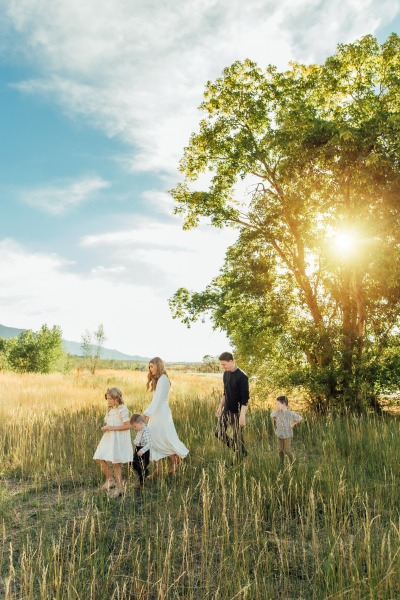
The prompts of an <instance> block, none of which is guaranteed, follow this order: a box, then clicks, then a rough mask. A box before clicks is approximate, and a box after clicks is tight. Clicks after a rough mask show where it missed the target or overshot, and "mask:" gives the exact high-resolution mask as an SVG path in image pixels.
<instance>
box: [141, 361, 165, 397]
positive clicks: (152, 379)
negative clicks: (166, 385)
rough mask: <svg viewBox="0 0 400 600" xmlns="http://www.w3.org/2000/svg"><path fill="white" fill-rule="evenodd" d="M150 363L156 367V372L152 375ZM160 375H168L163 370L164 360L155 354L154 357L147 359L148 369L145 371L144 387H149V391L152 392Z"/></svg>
mask: <svg viewBox="0 0 400 600" xmlns="http://www.w3.org/2000/svg"><path fill="white" fill-rule="evenodd" d="M150 365H154V366H155V367H156V369H157V373H156V374H155V375H152V374H151V373H150ZM161 375H167V377H168V374H167V371H166V370H165V364H164V361H163V360H162V359H161V358H160V357H159V356H156V357H155V358H152V359H151V360H149V371H148V373H147V383H146V388H147V389H149V388H150V389H151V391H152V392H154V390H155V389H156V387H157V381H158V380H159V379H160V377H161ZM168 379H169V377H168Z"/></svg>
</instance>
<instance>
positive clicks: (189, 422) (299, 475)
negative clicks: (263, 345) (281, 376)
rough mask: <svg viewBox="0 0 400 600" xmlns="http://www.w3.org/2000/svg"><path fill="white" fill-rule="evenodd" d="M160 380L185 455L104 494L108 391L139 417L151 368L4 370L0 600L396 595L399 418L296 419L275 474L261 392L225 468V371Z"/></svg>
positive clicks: (393, 599) (284, 599)
mask: <svg viewBox="0 0 400 600" xmlns="http://www.w3.org/2000/svg"><path fill="white" fill-rule="evenodd" d="M170 375H171V379H172V384H173V385H172V392H171V408H172V411H173V415H174V420H175V423H176V427H177V430H178V432H179V435H180V437H181V439H182V441H184V442H185V444H186V445H187V446H188V447H189V449H190V454H189V457H188V458H187V459H186V461H185V462H184V464H183V465H182V467H181V469H180V471H179V473H178V474H177V475H175V476H169V477H165V478H162V479H161V480H156V481H154V482H149V483H148V485H146V488H145V490H144V492H143V493H142V494H140V493H137V492H135V490H134V487H135V486H134V484H135V480H134V477H133V476H132V475H129V476H128V482H127V488H126V493H125V495H124V497H123V498H122V499H114V500H113V499H111V498H109V497H108V496H107V494H106V493H105V492H101V491H100V490H99V486H100V484H101V483H102V481H101V477H100V472H99V469H98V467H97V465H96V464H95V463H94V461H93V459H92V456H93V453H94V450H95V448H96V445H97V443H98V441H99V439H100V437H101V431H100V427H101V425H102V423H103V417H104V414H105V410H106V407H105V400H104V392H105V389H106V388H107V387H110V386H113V385H117V386H118V387H120V388H121V389H122V391H123V394H124V398H125V402H126V404H127V406H128V408H129V409H130V410H131V411H133V410H134V411H141V410H142V409H143V408H145V406H146V405H147V404H148V403H149V401H150V394H148V393H146V392H145V377H146V375H145V374H144V373H141V372H134V371H128V370H127V371H99V372H98V373H97V374H96V375H95V376H92V375H90V374H89V373H87V372H83V373H80V374H77V373H76V372H74V373H71V374H69V375H62V374H52V375H37V374H28V375H16V374H13V373H7V372H4V373H0V382H1V389H2V395H1V399H0V417H1V418H0V455H1V462H0V465H1V466H0V486H1V487H0V519H1V543H0V598H1V599H4V600H25V599H26V600H44V599H49V600H50V599H52V600H53V599H68V600H69V599H74V600H81V599H85V600H86V599H91V600H103V599H104V600H111V599H115V600H116V599H118V600H127V599H130V600H133V599H134V600H153V599H154V600H156V599H157V600H175V599H177V600H178V599H179V600H180V599H182V600H189V599H190V600H208V599H210V600H211V599H215V600H217V599H221V600H234V599H247V600H253V599H254V600H258V599H260V600H268V599H274V600H275V599H280V600H302V599H304V600H306V599H307V600H308V599H315V600H328V599H335V600H339V599H344V600H353V599H354V600H364V599H365V600H366V599H369V600H379V599H389V600H398V599H399V598H400V515H399V507H400V486H399V475H400V460H399V458H400V435H399V425H400V421H399V417H398V416H396V415H388V414H387V415H384V416H383V417H376V416H371V417H350V416H349V417H346V418H344V417H334V416H326V417H316V416H314V415H311V414H307V413H305V412H304V413H303V416H304V417H305V418H304V422H303V423H302V424H301V425H300V426H299V427H297V428H296V430H295V440H294V451H295V454H296V461H295V463H294V465H293V466H292V467H290V466H289V465H288V466H287V467H286V468H285V469H284V470H281V469H280V466H279V460H278V455H277V451H276V447H275V439H274V432H273V430H272V425H271V422H270V417H269V410H268V405H267V404H265V403H263V402H262V400H263V399H262V398H258V399H257V402H256V403H253V409H252V410H251V412H250V414H249V417H248V424H247V426H246V444H247V446H248V450H249V456H248V458H247V459H246V460H245V462H244V463H243V464H240V465H237V464H233V465H232V455H231V454H230V452H229V450H227V449H225V448H224V447H223V446H222V445H221V443H220V442H219V441H218V440H215V438H214V435H213V431H214V427H215V417H214V412H215V407H216V405H217V403H218V399H219V394H220V391H221V381H220V379H219V378H215V377H207V376H204V375H190V374H185V373H182V372H171V373H170ZM254 405H256V406H254ZM124 474H125V476H126V475H127V474H126V471H125V472H124Z"/></svg>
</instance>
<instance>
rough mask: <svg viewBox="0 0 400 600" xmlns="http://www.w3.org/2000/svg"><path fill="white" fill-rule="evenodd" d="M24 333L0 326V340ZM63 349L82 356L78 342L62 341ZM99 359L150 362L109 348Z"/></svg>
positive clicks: (143, 357) (104, 349)
mask: <svg viewBox="0 0 400 600" xmlns="http://www.w3.org/2000/svg"><path fill="white" fill-rule="evenodd" d="M23 331H26V330H25V329H17V328H16V327H6V326H5V325H0V338H5V339H9V338H13V337H16V336H17V335H19V334H20V333H22V332H23ZM63 347H64V350H65V352H68V354H75V355H76V356H82V348H81V344H80V343H79V342H71V341H69V340H63ZM101 358H104V359H111V360H140V361H146V362H147V361H148V360H150V359H149V358H147V357H146V356H138V355H136V354H135V355H130V354H124V353H123V352H119V350H113V349H111V348H102V351H101Z"/></svg>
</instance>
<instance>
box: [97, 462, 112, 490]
mask: <svg viewBox="0 0 400 600" xmlns="http://www.w3.org/2000/svg"><path fill="white" fill-rule="evenodd" d="M97 462H98V463H99V464H100V468H101V470H102V472H103V474H104V476H105V478H106V482H105V484H104V485H103V489H104V490H109V489H110V488H112V487H114V485H115V482H114V477H113V475H112V473H111V469H110V467H109V466H108V463H107V461H106V460H98V461H97Z"/></svg>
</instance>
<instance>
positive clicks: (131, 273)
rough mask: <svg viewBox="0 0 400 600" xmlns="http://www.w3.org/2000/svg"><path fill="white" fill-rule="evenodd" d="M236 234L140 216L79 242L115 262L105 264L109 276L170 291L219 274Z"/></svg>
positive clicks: (200, 286) (165, 292) (200, 283)
mask: <svg viewBox="0 0 400 600" xmlns="http://www.w3.org/2000/svg"><path fill="white" fill-rule="evenodd" d="M148 197H149V196H148ZM157 199H159V196H158V195H156V196H155V201H157ZM237 235H238V232H237V230H234V229H215V228H213V227H211V226H209V225H202V226H200V227H198V228H197V229H195V230H191V231H184V230H182V226H181V220H180V219H179V218H177V217H175V218H172V217H171V219H170V220H168V221H167V222H161V221H156V220H155V219H154V218H152V217H142V218H135V219H132V223H131V224H129V225H128V226H127V227H125V228H123V229H116V230H114V231H107V232H106V233H99V234H97V235H87V236H85V237H83V238H82V240H81V246H82V247H83V248H88V249H94V250H96V249H98V250H101V251H103V252H104V255H107V257H108V259H109V261H111V262H112V264H113V265H118V266H117V267H114V269H115V271H114V273H113V272H112V271H111V269H112V268H113V267H111V269H109V271H108V273H109V274H110V275H113V274H114V275H115V274H118V275H121V277H123V278H124V280H125V281H126V280H129V278H133V280H135V279H136V281H137V282H138V283H139V282H142V284H148V285H151V286H152V288H153V289H154V291H155V292H156V293H158V294H163V295H167V296H168V295H171V294H173V292H174V291H175V290H176V289H177V288H178V287H188V288H190V289H196V290H199V291H200V290H201V289H203V288H204V287H205V286H206V285H207V284H208V283H209V281H210V279H211V278H212V277H214V276H216V275H217V274H218V271H219V269H220V268H221V266H222V264H223V261H224V257H225V252H226V249H227V247H228V246H230V245H232V244H233V243H234V242H235V240H236V238H237ZM121 266H123V267H124V270H123V271H122V270H121V268H122V267H121ZM101 268H102V269H104V267H101Z"/></svg>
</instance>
